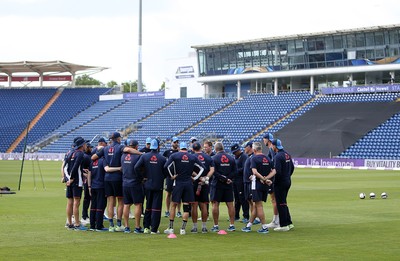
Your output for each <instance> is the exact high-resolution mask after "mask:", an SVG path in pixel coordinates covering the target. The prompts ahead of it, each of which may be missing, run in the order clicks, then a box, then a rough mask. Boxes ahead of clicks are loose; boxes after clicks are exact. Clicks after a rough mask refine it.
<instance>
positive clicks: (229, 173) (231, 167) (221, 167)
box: [211, 151, 237, 189]
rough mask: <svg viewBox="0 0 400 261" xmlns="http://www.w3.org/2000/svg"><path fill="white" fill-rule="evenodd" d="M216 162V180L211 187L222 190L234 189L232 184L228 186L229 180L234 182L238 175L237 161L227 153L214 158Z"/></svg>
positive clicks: (220, 153)
mask: <svg viewBox="0 0 400 261" xmlns="http://www.w3.org/2000/svg"><path fill="white" fill-rule="evenodd" d="M213 161H214V167H215V171H214V179H213V181H212V183H211V185H213V186H216V187H217V188H221V189H229V188H232V186H233V185H232V183H231V184H226V181H227V180H228V179H230V180H233V179H234V177H235V176H236V175H237V167H236V162H235V159H234V158H233V157H232V156H230V155H229V154H227V153H226V152H225V151H222V152H218V153H217V154H215V156H214V157H213Z"/></svg>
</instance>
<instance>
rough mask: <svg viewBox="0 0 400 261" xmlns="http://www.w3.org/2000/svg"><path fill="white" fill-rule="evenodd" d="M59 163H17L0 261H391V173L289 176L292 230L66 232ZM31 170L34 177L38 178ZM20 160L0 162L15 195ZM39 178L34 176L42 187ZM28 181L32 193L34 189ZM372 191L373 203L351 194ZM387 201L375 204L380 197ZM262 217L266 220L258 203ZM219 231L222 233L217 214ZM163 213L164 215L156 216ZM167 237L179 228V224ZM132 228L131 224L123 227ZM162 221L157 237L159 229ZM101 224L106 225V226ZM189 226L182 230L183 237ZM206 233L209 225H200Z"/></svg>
mask: <svg viewBox="0 0 400 261" xmlns="http://www.w3.org/2000/svg"><path fill="white" fill-rule="evenodd" d="M60 164H61V163H60V162H40V164H39V165H38V164H37V162H36V161H35V162H34V165H33V164H32V162H31V161H26V162H25V167H24V173H23V177H22V184H21V191H17V193H16V194H15V195H2V196H1V195H0V220H1V226H0V260H66V259H69V260H72V258H74V259H75V260H150V259H152V260H222V259H224V260H399V258H400V247H399V242H400V241H399V236H400V173H399V172H398V171H372V170H368V171H366V170H364V171H359V170H328V169H296V171H295V173H294V174H293V180H292V188H291V190H290V192H289V197H288V203H289V207H290V211H291V214H292V219H293V222H294V225H295V229H294V230H292V231H289V232H280V233H278V232H274V231H270V233H269V234H266V235H265V234H258V233H256V232H255V230H256V229H258V228H259V225H257V226H254V228H253V231H252V232H251V233H243V232H241V231H240V229H241V228H242V227H243V224H242V223H236V228H237V229H238V231H236V232H228V234H227V235H218V234H215V233H208V234H201V233H200V234H190V233H189V234H187V235H185V236H180V235H179V234H178V235H177V237H178V238H177V239H168V238H167V236H166V235H164V234H160V235H137V234H133V233H131V234H124V233H109V232H104V233H100V232H89V231H87V232H78V231H68V230H67V229H65V228H64V224H65V204H66V200H65V191H64V185H63V184H61V183H60V181H59V180H60V178H59V176H60V173H59V172H60V171H59V169H60ZM39 167H40V170H41V171H39ZM20 168H21V162H20V161H0V187H2V186H8V187H10V188H12V189H14V190H17V188H18V179H19V172H20ZM40 172H41V173H42V177H43V181H44V182H43V183H44V185H45V188H46V189H43V183H42V179H41V175H40ZM34 181H36V190H35V189H34V187H35V186H34ZM372 191H373V192H375V193H376V194H377V198H376V199H374V200H371V199H368V198H367V199H364V200H360V199H359V198H358V194H359V193H360V192H365V193H366V194H369V193H370V192H372ZM383 191H385V192H387V193H388V195H389V197H388V199H386V200H383V199H381V198H380V197H379V195H380V193H381V192H383ZM265 209H266V216H267V220H268V221H269V220H270V218H271V216H272V210H271V204H270V203H269V202H268V203H265ZM221 210H222V211H221V218H220V219H221V222H220V227H221V229H226V228H227V227H228V222H227V221H226V220H227V217H228V216H227V211H226V207H225V206H222V208H221ZM163 211H164V210H163ZM177 220H178V222H176V224H175V230H176V232H177V231H178V228H179V227H180V224H181V222H180V219H177ZM131 222H132V224H133V220H132V221H131ZM167 223H168V219H167V218H164V217H162V224H161V226H160V231H163V230H164V229H165V228H166V227H167ZM106 225H107V224H106ZM191 226H192V223H191V222H189V223H188V229H187V230H190V229H191ZM208 227H209V228H210V227H211V221H210V222H208Z"/></svg>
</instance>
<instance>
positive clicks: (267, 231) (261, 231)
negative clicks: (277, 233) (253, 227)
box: [257, 227, 269, 234]
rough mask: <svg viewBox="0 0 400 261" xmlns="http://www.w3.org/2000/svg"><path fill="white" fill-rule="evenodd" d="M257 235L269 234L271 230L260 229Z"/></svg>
mask: <svg viewBox="0 0 400 261" xmlns="http://www.w3.org/2000/svg"><path fill="white" fill-rule="evenodd" d="M257 233H261V234H268V233H269V230H268V228H267V227H266V228H260V229H259V230H257Z"/></svg>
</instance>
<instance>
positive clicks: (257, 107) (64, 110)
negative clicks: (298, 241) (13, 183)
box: [0, 88, 400, 159]
mask: <svg viewBox="0 0 400 261" xmlns="http://www.w3.org/2000/svg"><path fill="white" fill-rule="evenodd" d="M105 91H107V89H101V88H99V89H98V90H95V89H86V88H82V89H75V90H74V89H65V90H64V91H63V93H62V95H61V96H60V97H59V98H58V100H57V101H56V102H55V103H54V104H53V105H52V106H51V107H50V108H49V110H48V111H47V112H46V113H45V115H44V116H43V117H42V118H41V119H40V120H39V122H38V123H37V124H36V126H35V127H34V128H33V129H32V130H31V132H30V133H29V136H30V137H29V138H28V141H29V142H28V145H30V146H32V145H35V144H36V143H37V142H38V141H41V140H43V139H46V137H48V136H54V135H59V138H58V139H57V140H55V141H54V142H52V143H51V144H49V145H47V146H45V147H43V148H41V150H40V151H39V152H45V153H46V152H53V153H60V152H64V151H66V150H67V149H68V148H69V147H70V145H71V143H72V140H73V138H74V137H76V136H82V137H84V138H85V139H88V140H93V142H94V143H96V142H97V140H98V139H99V138H100V137H101V136H109V135H110V134H111V133H112V132H114V131H121V130H125V129H128V130H129V132H128V133H129V135H128V137H129V138H134V139H137V140H138V141H139V143H140V147H142V146H143V145H144V143H145V139H146V138H147V137H152V138H156V137H158V138H159V139H160V140H162V141H168V140H169V139H170V138H171V137H172V136H178V137H179V139H180V140H181V141H189V139H190V137H192V136H195V137H197V138H198V139H200V140H201V139H204V138H208V137H212V139H214V138H215V139H217V140H222V141H223V144H224V145H225V147H226V148H227V149H228V150H229V148H230V145H231V144H233V143H239V144H242V143H244V142H246V141H248V140H261V139H262V135H263V133H264V132H265V130H266V128H267V127H270V128H269V129H268V130H267V131H268V132H271V133H276V132H278V131H279V130H280V129H282V128H283V127H284V126H286V125H287V124H289V123H291V122H292V121H293V120H295V119H297V118H299V117H300V116H301V115H303V114H304V113H305V112H307V111H309V110H310V109H312V108H314V107H315V106H317V105H319V104H322V103H338V106H340V103H351V102H378V101H379V102H391V101H394V100H395V99H397V98H398V97H399V93H373V94H372V93H371V94H342V95H317V96H315V95H311V94H310V93H309V92H291V93H279V95H278V96H274V95H273V94H265V93H264V94H249V95H247V96H245V97H243V98H241V99H240V100H236V98H217V99H202V98H181V99H176V100H175V99H164V98H141V99H135V100H113V101H98V96H99V95H100V94H102V93H104V92H105ZM55 92H56V89H55V88H48V89H26V88H25V89H22V91H21V90H15V89H14V90H8V89H1V90H0V102H1V103H2V106H1V107H0V113H1V114H0V117H1V118H0V119H1V120H0V142H1V144H0V152H4V151H6V149H7V148H8V147H9V146H10V144H11V143H12V142H13V141H14V140H15V138H16V137H17V136H18V135H19V134H20V133H21V131H22V130H23V129H24V128H25V127H26V124H27V122H28V121H31V120H32V119H33V118H34V117H35V115H36V114H37V113H38V112H39V111H40V109H41V108H42V107H43V106H44V105H45V104H46V103H47V102H48V100H49V99H50V98H51V97H52V96H53V95H54V93H55ZM86 92H87V93H86ZM82 93H85V94H83V95H82ZM32 97H35V99H32ZM15 101H19V102H18V103H16V102H15ZM21 104H23V105H24V106H21ZM383 121H384V122H382V124H381V125H380V126H378V127H377V128H375V129H373V130H371V131H370V132H369V133H368V134H367V135H366V136H364V137H363V138H362V139H360V140H359V141H358V142H357V143H355V144H353V145H352V146H351V147H349V148H348V149H347V150H346V151H344V152H343V153H341V154H340V155H339V157H341V158H368V159H400V156H399V154H400V153H399V152H400V151H399V148H400V147H399V144H400V135H399V134H398V130H399V124H400V113H399V114H396V115H394V116H393V117H392V118H390V119H389V120H387V121H386V119H383ZM388 140H390V142H388ZM376 144H379V146H380V149H376ZM22 145H23V142H21V144H20V145H19V146H18V147H17V149H16V150H15V151H16V152H18V151H22ZM167 147H169V145H165V146H164V147H163V148H162V151H163V150H165V149H166V148H167Z"/></svg>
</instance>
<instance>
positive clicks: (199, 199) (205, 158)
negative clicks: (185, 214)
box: [190, 142, 214, 233]
mask: <svg viewBox="0 0 400 261" xmlns="http://www.w3.org/2000/svg"><path fill="white" fill-rule="evenodd" d="M192 149H193V151H194V155H195V156H196V157H197V158H198V159H199V161H200V162H201V163H203V165H204V168H205V169H204V171H203V174H202V175H201V177H200V178H199V179H197V180H195V181H194V182H193V191H194V192H195V201H194V203H193V204H192V221H193V228H192V230H191V231H190V232H192V233H197V217H198V206H199V205H200V210H201V221H202V228H201V232H202V233H207V232H208V230H207V218H208V209H207V205H208V204H209V202H210V200H209V193H210V188H209V181H210V178H211V177H212V175H213V174H214V161H213V160H212V158H211V157H210V156H209V155H208V154H206V153H205V152H202V151H201V145H200V143H199V142H194V143H193V145H192Z"/></svg>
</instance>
